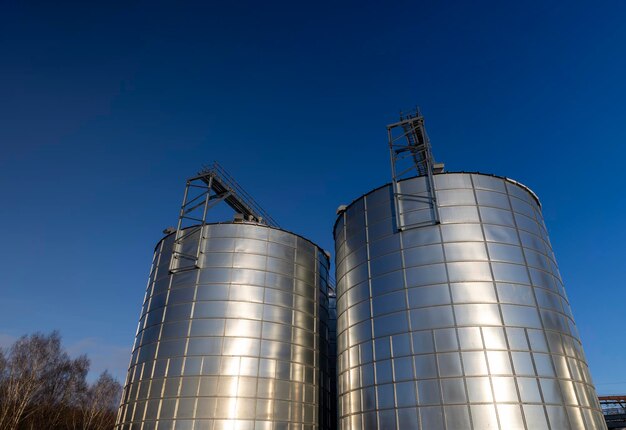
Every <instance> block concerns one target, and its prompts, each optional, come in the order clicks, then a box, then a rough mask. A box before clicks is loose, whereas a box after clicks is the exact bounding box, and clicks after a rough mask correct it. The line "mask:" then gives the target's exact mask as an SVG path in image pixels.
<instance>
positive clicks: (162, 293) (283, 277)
mask: <svg viewBox="0 0 626 430" xmlns="http://www.w3.org/2000/svg"><path fill="white" fill-rule="evenodd" d="M194 193H195V194H194ZM219 201H226V203H228V204H229V205H230V206H231V207H233V208H234V209H235V210H236V211H237V212H238V213H239V214H240V215H239V216H237V217H236V221H235V222H227V223H214V224H209V223H207V222H206V214H207V210H208V209H209V208H210V207H211V206H212V205H213V204H214V203H216V202H219ZM261 214H263V215H264V213H263V212H262V211H261V210H260V208H258V206H257V205H256V204H255V203H254V201H253V200H252V199H251V198H249V196H247V194H245V192H244V191H243V190H241V189H240V188H239V187H238V186H237V185H236V183H234V181H233V180H232V178H230V177H229V176H227V175H226V173H225V172H224V171H223V170H221V169H220V168H219V167H218V166H214V167H213V168H212V169H210V170H207V171H205V172H203V173H202V174H201V175H199V176H198V177H196V178H192V179H190V180H189V181H188V183H187V189H186V192H185V198H184V200H183V205H182V209H181V213H180V220H179V224H178V226H177V228H172V229H169V230H168V231H166V233H169V234H167V235H166V236H165V237H164V238H163V239H162V240H161V241H159V243H158V244H157V246H156V249H155V253H154V260H153V265H152V270H151V274H150V278H149V282H148V287H147V290H146V295H145V300H144V304H143V308H142V311H141V317H140V320H139V326H138V329H137V336H136V340H135V344H134V346H133V352H132V357H131V362H130V366H129V371H128V377H127V381H126V384H125V388H124V394H123V398H122V404H121V406H120V410H119V414H118V421H117V427H116V428H117V429H143V430H146V429H159V430H161V429H169V430H172V429H176V430H181V429H184V430H199V429H203V430H204V429H208V430H221V429H245V430H260V429H262V430H275V429H285V430H287V429H289V430H291V429H299V430H305V429H318V428H329V426H328V420H329V418H328V417H329V414H328V409H329V397H330V393H329V390H330V388H329V382H328V381H329V374H328V364H327V363H328V358H327V355H328V328H327V325H328V284H327V282H328V265H329V262H328V256H327V254H326V253H325V252H324V251H322V250H321V249H320V248H319V247H317V246H316V245H315V244H313V243H312V242H310V241H309V240H307V239H305V238H303V237H301V236H298V235H296V234H293V233H290V232H287V231H284V230H281V229H279V228H276V227H274V226H273V224H275V223H274V222H273V221H271V218H269V217H267V216H266V215H265V216H262V215H261ZM194 220H195V221H194ZM194 222H195V223H196V224H195V225H194V224H193V223H194ZM266 223H267V224H266ZM187 224H190V225H187ZM268 224H269V225H268Z"/></svg>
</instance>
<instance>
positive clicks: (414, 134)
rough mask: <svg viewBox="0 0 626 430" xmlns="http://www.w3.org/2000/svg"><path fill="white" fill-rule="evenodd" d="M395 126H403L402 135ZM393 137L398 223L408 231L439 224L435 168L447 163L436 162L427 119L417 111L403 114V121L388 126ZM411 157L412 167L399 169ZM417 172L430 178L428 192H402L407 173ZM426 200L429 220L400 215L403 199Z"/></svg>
mask: <svg viewBox="0 0 626 430" xmlns="http://www.w3.org/2000/svg"><path fill="white" fill-rule="evenodd" d="M395 129H400V130H401V131H402V134H400V135H399V136H394V134H393V132H394V130H395ZM387 133H388V139H389V149H390V155H391V171H392V191H393V198H394V206H395V211H396V226H397V228H398V230H406V229H409V228H415V227H421V226H424V225H432V224H438V223H439V207H438V205H437V196H436V194H435V181H434V178H433V176H434V173H435V169H437V170H443V165H439V164H436V163H435V160H434V157H433V155H432V150H431V147H430V141H429V140H428V135H427V134H426V129H425V127H424V118H423V117H422V116H421V114H420V113H419V110H417V109H416V110H415V113H410V114H408V115H402V114H401V116H400V122H397V123H395V124H391V125H388V126H387ZM409 157H410V158H411V159H412V163H410V165H409V166H408V168H404V169H403V170H401V171H398V164H399V162H400V161H402V160H404V159H406V158H409ZM411 171H415V172H416V173H417V176H424V177H425V178H426V193H427V194H426V195H425V196H423V195H415V194H407V193H402V192H401V191H400V186H399V182H400V180H402V179H408V176H407V174H408V173H410V172H411ZM407 199H412V200H416V201H419V200H423V201H426V202H428V204H429V205H430V208H431V219H430V220H429V221H424V222H417V223H412V224H406V223H405V222H404V220H403V217H402V216H401V215H400V211H401V204H400V203H401V201H403V200H407Z"/></svg>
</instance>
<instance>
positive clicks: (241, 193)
mask: <svg viewBox="0 0 626 430" xmlns="http://www.w3.org/2000/svg"><path fill="white" fill-rule="evenodd" d="M222 201H224V202H226V204H228V205H229V206H230V207H231V208H232V209H233V210H234V211H235V212H236V213H239V214H242V218H243V219H245V220H246V221H251V222H258V223H262V224H266V225H269V226H272V227H278V224H277V223H276V221H274V219H272V217H270V216H269V215H268V214H267V213H266V212H265V211H264V210H263V209H262V208H261V206H259V204H258V203H257V202H256V201H255V200H254V199H253V198H252V196H250V195H249V194H248V193H247V192H246V191H245V190H243V188H241V186H239V184H238V183H237V182H236V181H235V180H234V179H233V177H232V176H230V175H229V174H228V173H227V172H226V170H224V168H222V166H220V165H219V164H218V163H217V162H215V163H213V165H212V166H210V167H205V168H204V169H203V170H202V171H201V172H200V173H198V175H197V176H194V177H193V178H189V179H188V180H187V185H186V187H185V194H184V196H183V203H182V205H181V207H180V212H179V215H178V224H177V226H176V229H175V230H174V229H171V230H166V232H168V233H175V236H174V243H173V247H172V257H171V259H170V265H169V272H170V273H179V272H184V271H187V270H193V269H197V268H199V260H200V254H201V252H202V248H203V244H204V237H203V236H202V230H203V227H204V226H205V225H206V224H207V220H206V219H207V213H208V211H209V209H211V208H212V207H213V206H215V205H217V204H218V203H220V202H222ZM194 234H197V235H198V240H197V243H196V246H195V247H194V248H193V249H192V250H191V252H189V251H188V250H187V252H185V250H184V245H185V242H186V241H187V240H188V239H189V238H191V237H192V236H193V235H194Z"/></svg>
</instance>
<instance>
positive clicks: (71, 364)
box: [0, 331, 121, 430]
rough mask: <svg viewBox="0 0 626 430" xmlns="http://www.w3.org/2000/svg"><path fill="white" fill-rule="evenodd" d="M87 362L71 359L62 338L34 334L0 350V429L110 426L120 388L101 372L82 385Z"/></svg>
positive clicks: (85, 429) (90, 429)
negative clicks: (64, 347)
mask: <svg viewBox="0 0 626 430" xmlns="http://www.w3.org/2000/svg"><path fill="white" fill-rule="evenodd" d="M88 371H89V359H88V358H87V357H86V356H84V355H83V356H80V357H78V358H75V359H72V358H70V357H69V355H68V354H67V353H66V352H65V351H64V350H63V348H62V347H61V336H60V335H59V333H58V332H56V331H54V332H52V333H51V334H49V335H43V334H41V333H35V334H32V335H29V336H22V337H21V338H19V339H18V340H17V341H16V342H15V343H14V344H13V345H12V346H11V347H10V348H9V349H8V350H7V351H2V350H0V430H29V429H30V430H37V429H42V428H46V429H71V428H73V427H74V428H80V429H83V430H101V429H102V430H104V429H111V428H113V425H114V421H115V410H116V409H117V402H118V400H119V396H120V393H121V385H120V384H119V383H118V382H117V381H116V380H115V379H114V378H113V377H112V376H111V375H110V374H109V373H108V372H104V373H103V374H102V375H100V377H99V378H98V380H97V381H96V382H95V383H94V384H93V385H91V386H89V385H88V384H87V382H86V377H87V373H88Z"/></svg>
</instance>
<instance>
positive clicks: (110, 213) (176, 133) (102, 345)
mask: <svg viewBox="0 0 626 430" xmlns="http://www.w3.org/2000/svg"><path fill="white" fill-rule="evenodd" d="M191 3H192V2H183V3H181V2H178V3H175V2H171V3H161V2H137V1H128V2H101V3H100V4H99V5H94V4H92V2H18V1H10V0H9V1H5V2H2V5H0V149H1V151H0V201H1V202H2V203H1V205H0V225H1V226H2V230H3V231H2V236H3V246H2V249H3V252H2V253H1V258H0V344H4V345H6V344H8V343H10V342H11V340H12V339H14V338H15V337H17V336H19V335H21V334H24V333H31V332H33V331H37V330H40V331H49V330H52V329H55V328H56V329H59V330H60V331H61V333H62V335H63V337H64V340H65V343H66V345H67V346H68V347H69V348H70V349H71V351H72V352H73V353H78V352H86V353H88V354H89V355H90V357H91V358H92V360H93V369H94V371H101V370H103V369H104V368H106V367H108V368H109V369H110V370H111V371H112V372H113V373H114V375H116V376H117V377H118V378H119V379H121V380H123V378H124V377H125V370H126V366H127V364H128V359H129V353H130V347H131V344H132V342H133V338H134V335H135V328H136V324H137V319H138V315H139V310H140V305H141V301H142V299H143V294H144V290H145V283H146V279H147V275H148V270H149V267H150V261H151V257H152V250H153V246H154V244H155V243H156V242H157V241H158V240H159V239H160V238H161V236H162V235H161V231H162V230H163V228H164V227H166V226H168V225H173V224H174V223H175V221H176V217H177V211H178V206H179V204H180V200H181V197H182V191H183V188H184V180H185V178H186V177H188V176H190V175H192V174H194V173H195V172H196V171H197V170H198V169H199V168H200V166H201V165H202V164H203V163H208V162H211V161H212V160H219V161H220V162H221V163H222V165H223V166H224V167H225V168H226V169H228V170H229V171H230V172H231V174H233V175H234V176H235V177H236V178H237V179H238V181H239V182H240V183H241V184H242V185H243V186H244V187H245V188H246V189H247V191H248V192H250V193H251V194H252V195H254V196H255V198H256V199H257V200H258V201H259V202H260V203H261V204H262V205H263V206H264V208H265V209H266V210H267V211H268V212H270V213H271V214H272V216H273V217H274V218H275V219H277V220H278V221H279V223H280V224H281V225H282V226H283V227H285V228H287V229H289V230H292V231H294V232H298V233H300V234H302V235H304V236H306V237H308V238H310V239H312V240H313V241H315V242H317V243H318V244H320V245H321V246H322V247H324V248H326V249H329V250H333V241H332V235H331V230H332V225H333V222H334V219H335V209H336V207H337V206H338V205H339V204H342V203H349V202H350V201H352V200H353V199H355V198H357V197H358V196H360V195H362V194H363V193H365V192H367V191H369V190H370V189H372V188H374V187H377V186H379V185H382V184H384V183H386V182H388V181H389V179H390V172H389V163H388V152H387V146H386V145H387V142H386V131H385V125H386V124H388V123H391V122H394V121H395V120H396V119H397V113H398V111H399V110H400V109H406V108H410V107H412V106H414V105H416V104H419V105H420V106H421V108H422V111H423V113H424V115H425V117H426V125H427V129H428V132H429V135H430V138H431V141H432V143H433V147H434V152H435V156H436V158H437V159H438V160H439V161H443V162H445V163H446V167H447V168H448V170H457V171H458V170H465V171H481V172H485V173H495V174H499V175H504V176H509V177H511V178H514V179H516V180H519V181H520V182H522V183H524V184H526V185H528V186H530V187H531V188H532V189H533V190H534V191H535V192H536V193H537V194H538V195H539V197H540V198H541V200H542V202H543V205H544V216H545V219H546V223H547V225H548V229H549V232H550V234H551V239H552V242H553V246H554V249H555V252H556V255H557V260H558V262H559V264H560V268H561V272H562V274H563V278H564V280H565V285H566V289H567V291H568V293H569V297H570V300H571V303H572V308H573V310H574V315H575V317H576V321H577V323H578V326H579V329H580V332H581V336H582V339H583V344H584V347H585V349H586V352H587V355H588V359H589V363H590V366H591V372H592V374H593V376H594V379H595V382H596V383H597V386H598V390H599V392H600V393H626V371H625V370H624V369H626V357H625V352H626V346H625V345H626V343H625V342H624V338H625V336H624V331H623V328H624V326H626V313H625V312H624V305H625V303H626V288H624V287H625V280H626V261H625V260H626V258H625V257H626V252H625V251H624V243H625V241H626V231H625V228H624V214H625V211H626V199H625V198H624V194H623V184H624V179H623V175H624V174H623V168H624V166H623V165H624V161H625V158H626V149H624V142H625V140H626V127H624V124H625V119H626V103H625V102H624V101H625V100H626V52H625V51H626V25H625V23H626V3H625V2H623V1H602V2H593V3H591V2H586V4H583V2H544V1H531V2H501V1H494V2H467V1H458V2H449V1H442V2H414V1H407V2H387V3H388V4H387V5H385V6H382V2H363V1H359V2H308V3H303V2H293V1H292V2H285V3H283V4H279V3H278V2H241V1H239V2H198V4H191ZM209 3H212V4H209ZM226 3H232V5H230V6H229V5H226Z"/></svg>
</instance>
